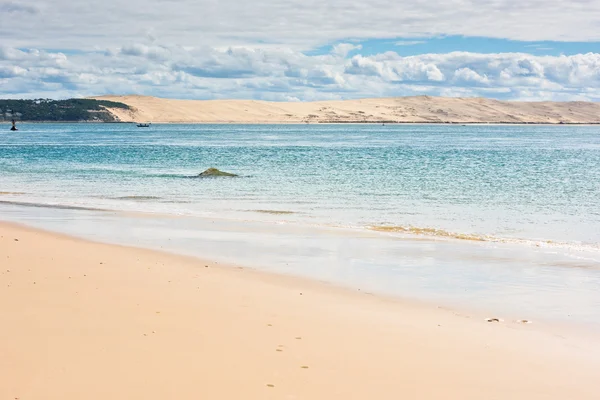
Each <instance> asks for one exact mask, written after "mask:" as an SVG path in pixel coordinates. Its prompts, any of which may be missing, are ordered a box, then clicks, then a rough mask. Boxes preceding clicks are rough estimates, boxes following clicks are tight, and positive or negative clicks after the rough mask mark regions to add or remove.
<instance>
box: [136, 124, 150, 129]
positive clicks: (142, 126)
mask: <svg viewBox="0 0 600 400" xmlns="http://www.w3.org/2000/svg"><path fill="white" fill-rule="evenodd" d="M137 127H138V128H150V123H139V124H137Z"/></svg>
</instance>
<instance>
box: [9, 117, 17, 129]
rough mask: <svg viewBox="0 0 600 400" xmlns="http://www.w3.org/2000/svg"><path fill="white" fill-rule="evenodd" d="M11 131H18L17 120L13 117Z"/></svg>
mask: <svg viewBox="0 0 600 400" xmlns="http://www.w3.org/2000/svg"><path fill="white" fill-rule="evenodd" d="M10 130H11V131H18V129H17V122H16V121H15V120H14V119H13V120H12V126H11V127H10Z"/></svg>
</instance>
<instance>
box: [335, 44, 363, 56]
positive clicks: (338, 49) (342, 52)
mask: <svg viewBox="0 0 600 400" xmlns="http://www.w3.org/2000/svg"><path fill="white" fill-rule="evenodd" d="M360 49H362V46H361V45H360V44H352V43H339V44H336V45H335V46H333V49H332V50H331V54H335V55H336V56H339V57H342V58H343V57H346V56H347V55H348V53H350V52H351V51H354V50H360Z"/></svg>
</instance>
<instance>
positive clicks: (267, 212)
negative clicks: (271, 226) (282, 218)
mask: <svg viewBox="0 0 600 400" xmlns="http://www.w3.org/2000/svg"><path fill="white" fill-rule="evenodd" d="M248 211H250V212H257V213H262V214H273V215H288V214H297V213H296V212H295V211H286V210H248Z"/></svg>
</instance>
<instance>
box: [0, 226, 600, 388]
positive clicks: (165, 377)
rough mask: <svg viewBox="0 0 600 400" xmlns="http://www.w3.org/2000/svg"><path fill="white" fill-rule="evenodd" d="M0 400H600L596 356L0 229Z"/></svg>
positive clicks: (189, 263) (511, 328) (262, 280)
mask: <svg viewBox="0 0 600 400" xmlns="http://www.w3.org/2000/svg"><path fill="white" fill-rule="evenodd" d="M0 257H1V259H2V263H1V264H2V268H1V271H0V288H1V289H0V320H1V321H2V329H0V376H2V384H0V398H1V399H21V400H25V399H45V400H48V399H61V400H68V399H167V398H173V399H174V398H178V399H198V398H204V399H242V398H243V399H333V398H340V399H342V398H343V399H372V398H377V399H398V398H419V399H442V398H444V399H484V398H485V399H567V398H572V399H597V398H598V396H599V395H600V390H599V389H598V386H597V381H598V377H599V375H598V371H600V368H599V367H600V357H598V354H599V353H598V342H597V341H596V340H592V339H590V340H583V339H582V337H579V336H578V335H575V334H573V335H569V334H564V333H561V334H558V333H557V332H556V331H554V330H552V329H546V328H544V327H541V326H539V325H536V324H535V323H534V324H528V325H523V324H519V323H517V322H514V321H502V322H497V323H489V322H486V321H485V320H484V319H483V318H481V317H480V316H469V315H467V314H462V313H458V312H456V311H451V310H448V309H445V308H443V307H437V306H435V305H425V304H419V303H412V302H410V301H399V300H391V299H386V298H383V297H378V296H374V295H371V294H367V293H361V292H359V291H353V290H350V289H342V288H336V287H333V286H331V285H327V284H324V283H319V282H312V281H307V280H302V279H298V278H291V277H284V276H276V275H270V274H265V273H262V272H257V271H254V270H251V269H248V268H243V267H240V266H224V265H217V264H215V263H214V262H211V261H210V260H200V259H195V258H186V257H180V256H176V255H170V254H165V253H159V252H153V251H149V250H140V249H134V248H127V247H121V246H114V245H106V244H98V243H92V242H86V241H83V240H80V239H75V238H70V237H66V236H62V235H58V234H53V233H47V232H42V231H36V230H33V229H29V228H25V227H22V226H17V225H12V224H7V223H2V224H0Z"/></svg>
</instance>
